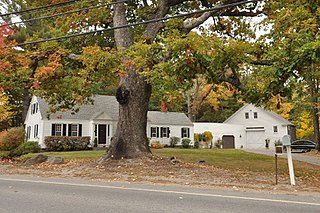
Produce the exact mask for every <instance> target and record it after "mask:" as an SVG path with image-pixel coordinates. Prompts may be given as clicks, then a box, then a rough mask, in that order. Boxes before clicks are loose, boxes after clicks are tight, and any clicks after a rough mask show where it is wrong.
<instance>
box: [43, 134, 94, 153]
mask: <svg viewBox="0 0 320 213" xmlns="http://www.w3.org/2000/svg"><path fill="white" fill-rule="evenodd" d="M44 144H45V145H46V149H47V150H48V151H79V150H88V149H91V147H90V146H89V145H90V137H67V136H47V137H45V139H44Z"/></svg>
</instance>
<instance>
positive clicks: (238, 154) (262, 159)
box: [24, 148, 320, 177]
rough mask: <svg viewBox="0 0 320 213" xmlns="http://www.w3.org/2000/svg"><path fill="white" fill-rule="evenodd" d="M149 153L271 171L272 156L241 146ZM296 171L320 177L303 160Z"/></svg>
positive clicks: (74, 155) (71, 155) (281, 162)
mask: <svg viewBox="0 0 320 213" xmlns="http://www.w3.org/2000/svg"><path fill="white" fill-rule="evenodd" d="M152 153H153V154H154V155H156V156H159V157H169V158H170V157H173V156H174V157H176V158H177V159H179V160H181V161H183V162H187V163H197V162H198V161H200V160H202V161H205V164H206V165H214V166H216V167H219V168H222V169H226V170H231V171H232V170H237V171H243V172H259V173H266V174H270V175H272V174H274V172H275V159H274V157H270V156H265V155H259V154H254V153H248V152H245V151H243V150H226V149H181V148H164V149H153V150H152ZM42 154H44V155H48V156H61V157H64V158H65V159H67V160H68V159H89V160H98V159H99V158H100V157H102V156H103V155H104V154H105V150H89V151H73V152H45V153H42ZM35 155H36V154H28V155H26V156H24V157H32V156H35ZM278 168H279V170H278V172H279V174H287V173H288V166H287V160H286V159H278ZM294 168H295V173H296V175H297V176H298V177H299V176H303V177H308V176H310V177H314V176H318V177H320V167H317V166H312V165H310V164H307V163H303V162H298V161H295V162H294Z"/></svg>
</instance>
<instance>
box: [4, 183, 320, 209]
mask: <svg viewBox="0 0 320 213" xmlns="http://www.w3.org/2000/svg"><path fill="white" fill-rule="evenodd" d="M0 180H3V181H15V182H29V183H43V184H52V185H65V186H79V187H95V188H108V189H119V190H131V191H144V192H157V193H167V194H179V195H193V196H204V197H217V198H230V199H238V200H252V201H266V202H274V203H290V204H299V205H311V206H320V203H309V202H303V201H291V200H276V199H268V198H254V197H241V196H233V195H219V194H206V193H193V192H180V191H170V190H157V189H143V188H130V187H122V186H104V185H94V184H81V183H62V182H54V181H40V180H27V179H11V178H0Z"/></svg>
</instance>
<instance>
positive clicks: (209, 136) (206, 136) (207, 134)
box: [202, 131, 213, 142]
mask: <svg viewBox="0 0 320 213" xmlns="http://www.w3.org/2000/svg"><path fill="white" fill-rule="evenodd" d="M202 135H203V139H204V140H205V141H206V142H210V141H212V139H213V135H212V133H211V132H209V131H205V132H204V133H202Z"/></svg>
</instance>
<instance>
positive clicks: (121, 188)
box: [0, 175, 320, 213]
mask: <svg viewBox="0 0 320 213" xmlns="http://www.w3.org/2000/svg"><path fill="white" fill-rule="evenodd" d="M0 196H1V198H0V212H1V213H44V212H45V213H53V212H57V213H82V212H89V213H100V212H112V213H121V212H126V213H128V212H137V213H143V212H148V213H155V212H159V213H160V212H161V213H164V212H166V213H167V212H168V213H170V212H173V213H180V212H181V213H188V212H193V213H194V212H196V213H202V212H204V213H209V212H219V213H225V212H232V213H236V212H241V213H243V212H246V213H250V212H252V213H256V212H272V213H275V212H283V213H286V212H288V213H294V212H299V213H301V212H308V213H312V212H317V213H318V212H319V209H320V196H302V195H301V196H297V195H279V194H278V195H275V194H270V193H252V192H251V193H249V192H239V191H232V190H218V189H210V190H209V189H199V188H192V187H173V186H161V185H143V184H128V183H105V182H97V181H95V182H93V181H81V180H64V179H43V178H36V177H23V176H3V175H0Z"/></svg>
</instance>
